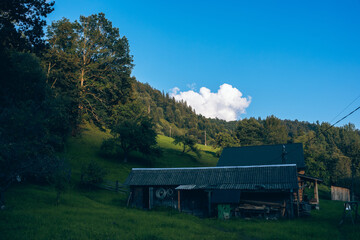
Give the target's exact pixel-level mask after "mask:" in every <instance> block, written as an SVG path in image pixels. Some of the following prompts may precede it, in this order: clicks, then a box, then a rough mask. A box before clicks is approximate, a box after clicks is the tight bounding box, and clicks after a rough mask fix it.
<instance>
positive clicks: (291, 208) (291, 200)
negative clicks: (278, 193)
mask: <svg viewBox="0 0 360 240" xmlns="http://www.w3.org/2000/svg"><path fill="white" fill-rule="evenodd" d="M293 199H294V191H293V189H291V191H290V218H294V204H293Z"/></svg>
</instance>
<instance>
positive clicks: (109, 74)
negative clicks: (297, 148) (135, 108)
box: [44, 13, 134, 126]
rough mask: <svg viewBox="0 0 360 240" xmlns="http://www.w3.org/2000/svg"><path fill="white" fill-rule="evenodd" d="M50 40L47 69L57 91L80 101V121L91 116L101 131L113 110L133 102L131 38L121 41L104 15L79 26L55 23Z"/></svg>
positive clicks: (68, 23)
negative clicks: (81, 118)
mask: <svg viewBox="0 0 360 240" xmlns="http://www.w3.org/2000/svg"><path fill="white" fill-rule="evenodd" d="M47 36H48V42H49V45H50V50H49V54H48V55H47V56H48V57H47V58H46V59H45V64H44V65H45V66H48V75H49V79H50V80H49V82H50V83H51V86H52V87H54V88H55V89H56V88H60V90H59V91H58V92H61V93H62V94H63V95H65V96H68V97H69V98H71V99H74V98H75V99H76V101H75V100H72V101H74V102H77V104H78V106H77V107H78V116H80V117H82V116H87V117H88V118H89V119H91V120H93V121H94V123H96V124H98V126H104V125H106V124H108V122H107V121H108V118H109V117H110V116H111V114H112V110H113V108H114V107H115V106H117V105H119V104H120V105H121V104H125V103H127V102H129V101H131V100H132V99H133V92H134V91H133V81H134V80H133V79H132V78H131V77H130V73H131V69H132V66H133V64H132V56H131V55H130V49H129V43H128V40H127V39H126V37H120V34H119V29H117V28H114V27H113V26H112V23H111V22H110V21H109V20H107V19H106V18H105V15H104V14H103V13H99V14H94V15H91V16H88V17H84V16H80V20H79V21H75V22H73V23H71V22H69V20H67V19H62V20H60V21H57V22H54V23H53V24H52V25H51V26H50V27H49V30H48V35H47ZM59 62H60V63H61V64H57V63H59ZM64 64H65V65H66V66H67V68H65V69H64V68H63V65H64ZM49 66H50V67H49ZM51 66H52V67H51ZM59 71H60V72H62V73H59ZM59 76H60V77H59ZM61 81H62V83H61ZM73 91H76V93H73ZM71 109H73V108H71Z"/></svg>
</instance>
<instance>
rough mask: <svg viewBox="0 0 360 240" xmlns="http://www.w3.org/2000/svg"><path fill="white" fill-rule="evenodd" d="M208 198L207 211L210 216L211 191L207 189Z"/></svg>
mask: <svg viewBox="0 0 360 240" xmlns="http://www.w3.org/2000/svg"><path fill="white" fill-rule="evenodd" d="M208 200H209V205H208V208H209V209H208V211H209V212H208V213H209V217H210V216H211V191H208Z"/></svg>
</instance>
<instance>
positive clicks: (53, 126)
mask: <svg viewBox="0 0 360 240" xmlns="http://www.w3.org/2000/svg"><path fill="white" fill-rule="evenodd" d="M2 53H3V52H2ZM0 75H1V76H2V78H3V81H2V82H1V87H0V195H2V192H4V191H5V190H6V189H7V188H8V187H9V186H11V184H12V183H13V182H15V181H17V179H18V178H23V177H36V178H45V177H47V176H49V175H51V174H53V173H54V171H55V170H56V169H57V167H58V165H59V164H60V163H61V160H60V159H59V158H58V157H57V156H56V154H55V149H60V148H61V146H62V145H63V143H64V141H65V137H66V133H67V131H68V129H67V118H66V114H64V112H63V108H62V106H61V104H60V103H59V102H58V101H57V100H56V98H54V96H53V95H52V92H51V91H50V89H49V88H48V87H47V85H46V81H45V79H46V78H45V75H44V73H43V70H42V68H41V66H40V64H39V60H38V58H37V57H36V56H34V55H33V54H30V53H18V52H12V51H10V52H8V53H7V54H1V55H0ZM0 198H1V196H0Z"/></svg>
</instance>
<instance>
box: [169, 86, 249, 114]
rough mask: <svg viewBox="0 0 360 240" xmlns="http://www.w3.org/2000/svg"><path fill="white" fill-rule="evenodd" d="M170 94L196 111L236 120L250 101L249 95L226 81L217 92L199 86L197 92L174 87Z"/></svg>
mask: <svg viewBox="0 0 360 240" xmlns="http://www.w3.org/2000/svg"><path fill="white" fill-rule="evenodd" d="M171 96H172V97H174V98H175V99H176V100H178V101H180V100H184V101H186V102H187V103H188V104H189V105H190V106H191V107H193V108H194V109H195V111H196V113H200V114H201V115H203V116H205V117H210V118H219V119H224V120H226V121H233V120H237V119H238V117H239V116H240V114H243V113H245V110H246V108H247V107H249V105H250V103H251V97H250V96H249V97H247V98H246V97H243V94H242V93H241V92H240V91H239V90H238V89H237V88H234V87H233V86H231V85H229V84H226V83H224V84H223V85H221V86H220V88H219V90H218V92H217V93H215V92H214V93H212V92H211V91H210V89H208V88H206V87H202V88H200V91H199V92H195V91H193V90H190V91H187V92H181V91H180V89H179V88H178V87H175V88H173V89H172V93H171Z"/></svg>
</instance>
